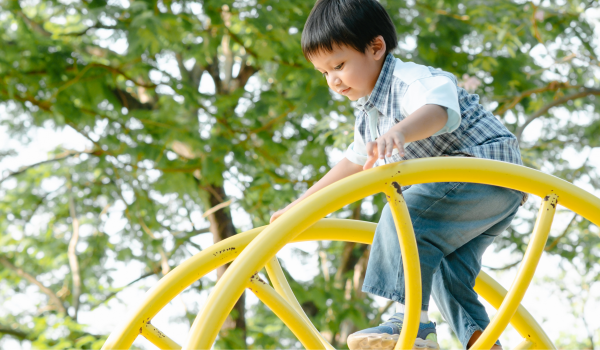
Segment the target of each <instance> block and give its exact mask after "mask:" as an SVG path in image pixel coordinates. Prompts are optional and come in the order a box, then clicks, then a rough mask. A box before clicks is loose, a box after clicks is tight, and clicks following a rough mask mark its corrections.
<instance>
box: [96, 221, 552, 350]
mask: <svg viewBox="0 0 600 350" xmlns="http://www.w3.org/2000/svg"><path fill="white" fill-rule="evenodd" d="M376 227H377V225H376V224H374V223H371V222H365V221H356V220H342V219H322V220H320V221H319V222H317V223H316V224H315V225H313V226H312V227H311V228H309V229H308V230H306V231H304V232H303V233H302V234H301V235H300V236H298V237H296V239H294V242H305V241H318V240H330V241H342V242H357V243H364V244H371V243H373V236H374V234H375V228H376ZM265 228H266V226H263V227H259V228H256V229H253V230H250V231H247V232H244V233H240V234H238V235H235V236H233V237H230V238H228V239H226V240H223V241H221V242H218V243H216V244H214V245H213V246H211V247H209V248H207V249H205V250H203V251H202V252H200V253H198V254H196V255H194V256H193V257H191V258H189V259H188V260H186V261H185V262H184V263H183V264H181V265H179V266H178V267H176V268H175V269H173V270H172V271H171V272H170V273H169V274H168V275H167V276H165V277H163V278H162V279H161V280H160V281H158V284H157V285H156V286H154V287H153V288H151V289H150V290H149V291H148V292H147V293H146V295H145V297H144V300H143V301H142V303H140V305H138V306H137V307H136V309H135V310H134V312H132V313H131V314H130V316H129V317H128V318H127V319H126V320H125V322H124V323H123V324H121V325H120V326H119V327H118V328H117V329H116V330H115V331H113V333H111V335H110V337H109V338H108V340H107V341H106V342H105V343H104V346H103V347H102V349H129V348H130V347H131V344H132V343H133V341H134V340H135V337H136V336H137V335H138V334H139V326H138V325H139V324H146V323H145V322H147V321H144V320H150V319H152V318H153V317H154V316H155V315H156V314H157V313H158V312H159V311H160V310H161V309H162V308H163V307H164V306H165V305H166V304H167V303H169V302H170V301H171V300H172V299H173V298H174V297H175V296H177V295H178V294H179V293H180V292H181V291H183V290H184V289H185V288H187V287H189V286H190V285H191V284H192V283H194V282H195V281H196V280H198V279H199V278H201V277H202V276H204V275H205V274H207V273H208V272H210V271H212V270H211V269H216V268H217V267H219V266H221V265H223V264H226V263H228V262H230V261H232V260H233V259H235V258H236V257H237V256H238V254H239V253H240V251H241V250H243V249H244V248H245V247H246V245H247V244H248V242H249V241H251V240H252V239H253V238H254V237H256V235H258V234H259V233H260V231H262V230H264V229H265ZM232 247H235V249H233V250H231V248H232ZM228 250H229V251H231V253H230V254H228V255H226V257H225V259H223V258H222V255H220V254H218V252H221V251H228ZM169 276H170V277H169ZM167 277H169V278H167ZM173 280H176V281H179V283H173V282H172V281H173ZM475 291H476V292H477V293H478V294H479V295H481V296H482V297H483V298H484V299H485V300H487V301H488V302H489V303H490V304H492V306H494V307H495V308H497V309H498V308H500V305H501V304H502V301H503V299H504V297H505V296H506V294H507V291H506V289H504V288H503V287H502V286H501V285H500V284H499V283H498V282H496V281H494V279H493V278H491V277H490V276H489V275H487V274H486V273H485V272H483V271H481V272H480V273H479V276H478V277H477V281H476V283H475ZM157 296H159V297H157ZM140 315H141V316H140ZM511 324H512V325H513V326H514V327H515V328H516V329H517V331H518V332H519V334H521V335H522V336H524V337H529V338H530V339H531V340H532V341H534V342H535V343H536V344H538V345H539V344H542V346H544V347H545V348H548V349H554V347H553V345H552V342H551V341H550V340H549V338H548V336H547V335H546V334H545V333H544V331H543V329H542V328H541V327H540V326H539V324H537V322H536V321H535V319H534V318H533V317H532V316H531V315H530V314H529V313H528V312H527V310H525V308H524V307H523V306H519V308H518V309H517V312H516V313H515V315H514V316H513V318H512V319H511ZM544 339H546V340H547V341H546V342H544V341H543V340H544ZM547 344H549V345H547ZM538 348H543V347H541V346H538Z"/></svg>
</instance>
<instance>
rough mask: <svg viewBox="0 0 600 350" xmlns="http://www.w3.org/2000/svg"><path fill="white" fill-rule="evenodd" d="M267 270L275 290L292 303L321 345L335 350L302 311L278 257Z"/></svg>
mask: <svg viewBox="0 0 600 350" xmlns="http://www.w3.org/2000/svg"><path fill="white" fill-rule="evenodd" d="M265 269H266V270H267V275H269V278H270V279H271V283H273V288H274V289H275V291H276V292H277V293H279V295H281V296H282V297H283V298H284V299H285V300H287V302H288V303H290V305H292V307H293V308H294V310H296V312H297V313H298V314H299V315H300V317H302V319H303V320H304V321H305V322H306V324H308V325H309V327H310V328H311V329H312V332H313V333H314V334H315V335H316V336H317V337H319V339H320V340H321V343H322V344H323V346H324V347H325V348H326V349H327V350H335V348H334V347H333V346H332V345H331V344H329V342H328V341H327V340H326V339H325V338H324V337H323V335H322V334H321V332H319V331H318V330H317V328H315V325H313V323H312V322H311V321H310V319H309V318H308V316H307V315H306V313H305V312H304V310H303V309H302V306H300V303H299V302H298V299H296V296H295V295H294V292H293V291H292V288H291V287H290V284H289V283H288V281H287V279H286V278H285V275H284V274H283V270H282V269H281V265H280V264H279V260H277V256H274V257H273V258H271V260H269V262H268V263H267V265H265Z"/></svg>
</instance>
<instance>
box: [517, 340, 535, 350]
mask: <svg viewBox="0 0 600 350" xmlns="http://www.w3.org/2000/svg"><path fill="white" fill-rule="evenodd" d="M529 349H536V347H535V343H533V342H532V341H529V340H527V339H525V340H523V341H522V342H520V343H519V344H518V345H517V346H515V347H514V348H512V350H529Z"/></svg>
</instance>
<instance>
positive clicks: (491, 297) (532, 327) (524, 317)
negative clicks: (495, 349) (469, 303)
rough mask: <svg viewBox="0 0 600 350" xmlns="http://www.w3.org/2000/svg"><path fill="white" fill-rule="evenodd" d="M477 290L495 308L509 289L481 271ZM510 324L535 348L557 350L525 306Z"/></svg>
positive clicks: (476, 285)
mask: <svg viewBox="0 0 600 350" xmlns="http://www.w3.org/2000/svg"><path fill="white" fill-rule="evenodd" d="M473 289H475V292H477V294H479V295H481V297H482V298H483V299H485V300H486V301H487V302H488V303H490V304H491V305H492V306H493V307H494V308H496V309H500V306H501V305H502V302H503V301H504V299H505V298H506V295H507V294H508V291H507V290H506V289H504V287H502V286H501V285H500V283H498V282H496V281H495V280H494V279H493V278H492V277H491V276H490V275H488V274H487V273H485V272H483V271H480V272H479V275H477V280H476V281H475V287H474V288H473ZM510 324H512V325H513V327H515V329H516V330H517V332H519V334H520V335H521V336H522V337H523V338H525V339H526V340H528V341H530V342H533V343H534V344H535V346H534V348H535V349H552V350H556V347H555V346H554V344H553V343H552V341H551V340H550V338H549V337H548V335H546V333H545V332H544V330H543V329H542V327H541V326H540V325H539V324H538V323H537V322H536V320H535V319H534V318H533V316H531V314H530V313H529V312H528V311H527V310H526V309H525V308H524V307H523V305H519V307H518V308H517V312H515V314H514V315H513V317H512V318H511V319H510Z"/></svg>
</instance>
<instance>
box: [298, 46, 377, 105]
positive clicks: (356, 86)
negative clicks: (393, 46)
mask: <svg viewBox="0 0 600 350" xmlns="http://www.w3.org/2000/svg"><path fill="white" fill-rule="evenodd" d="M310 61H311V62H312V64H313V65H314V66H315V69H317V70H319V72H321V73H322V74H323V76H324V77H325V78H326V79H327V84H328V85H329V87H330V88H331V89H332V90H333V91H335V92H337V93H339V94H341V95H344V96H347V97H348V98H349V99H350V100H352V101H356V100H358V99H359V98H361V97H363V96H367V95H369V94H370V93H371V91H373V88H374V87H375V84H376V83H377V78H379V73H380V72H381V68H382V67H383V62H384V61H385V41H384V40H383V37H381V36H378V37H377V38H375V40H374V41H373V43H372V44H371V45H369V46H368V47H367V50H366V52H365V53H362V52H359V51H357V50H355V49H354V48H351V47H349V46H346V45H343V46H336V47H335V48H334V50H333V51H332V52H326V51H319V52H317V53H315V54H314V55H312V56H311V57H310Z"/></svg>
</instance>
